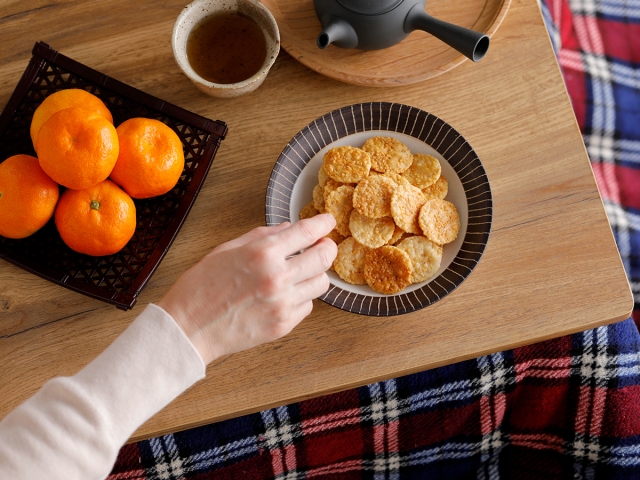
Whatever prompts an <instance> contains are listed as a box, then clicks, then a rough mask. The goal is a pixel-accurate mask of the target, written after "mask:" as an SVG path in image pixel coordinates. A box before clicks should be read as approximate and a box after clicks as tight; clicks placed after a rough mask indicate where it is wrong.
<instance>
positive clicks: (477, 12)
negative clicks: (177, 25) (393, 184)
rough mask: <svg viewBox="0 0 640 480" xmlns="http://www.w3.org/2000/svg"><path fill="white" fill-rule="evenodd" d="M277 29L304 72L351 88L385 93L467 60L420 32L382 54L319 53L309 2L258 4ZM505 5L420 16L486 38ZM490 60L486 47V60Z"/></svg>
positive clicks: (432, 5) (441, 8) (435, 2)
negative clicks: (382, 89)
mask: <svg viewBox="0 0 640 480" xmlns="http://www.w3.org/2000/svg"><path fill="white" fill-rule="evenodd" d="M262 3H264V4H265V5H266V6H267V8H269V10H270V11H271V13H272V14H273V16H274V17H275V19H276V21H277V22H278V27H279V29H280V39H281V42H282V48H284V49H285V50H286V51H287V53H289V55H291V56H292V57H294V58H295V59H297V60H298V61H300V62H301V63H302V64H304V65H306V66H307V67H309V68H311V69H312V70H315V71H316V72H318V73H321V74H322V75H326V76H327V77H330V78H333V79H336V80H340V81H342V82H347V83H352V84H355V85H366V86H375V87H390V86H397V85H408V84H411V83H416V82H420V81H423V80H426V79H428V78H432V77H435V76H437V75H440V74H441V73H444V72H447V71H449V70H451V69H452V68H454V67H456V66H458V65H460V64H461V63H462V62H464V61H466V60H467V58H466V57H465V56H463V55H462V54H460V53H458V52H457V51H456V50H454V49H453V48H451V47H449V46H448V45H446V44H445V43H443V42H441V41H440V40H438V39H437V38H435V37H433V36H432V35H429V34H428V33H426V32H422V31H415V32H412V33H411V34H410V35H409V36H408V37H407V38H406V39H405V40H403V41H402V42H400V43H399V44H397V45H394V46H393V47H390V48H386V49H384V50H376V51H369V52H363V51H361V50H355V49H343V48H338V47H336V46H334V45H329V47H327V48H326V49H324V50H320V49H319V48H318V47H317V45H316V37H317V36H318V34H319V33H320V32H321V30H322V28H321V26H320V21H319V20H318V18H317V17H316V14H315V11H314V10H313V2H312V0H262ZM510 3H511V0H457V1H455V2H451V1H449V0H429V1H427V8H426V12H427V13H428V14H429V15H432V16H433V17H435V18H438V19H440V20H443V21H445V22H450V23H453V24H456V25H460V26H462V27H466V28H471V29H473V30H477V31H479V32H484V33H486V34H487V35H489V36H491V35H493V34H494V33H495V31H496V30H497V29H498V27H499V26H500V23H502V20H503V19H504V16H505V15H506V13H507V10H508V9H509V5H510ZM489 55H491V47H490V48H489V52H488V53H487V56H489Z"/></svg>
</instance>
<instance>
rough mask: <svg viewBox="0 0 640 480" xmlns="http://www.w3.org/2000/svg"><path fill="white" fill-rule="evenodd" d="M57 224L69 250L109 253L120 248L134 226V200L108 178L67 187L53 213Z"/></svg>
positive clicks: (128, 238)
mask: <svg viewBox="0 0 640 480" xmlns="http://www.w3.org/2000/svg"><path fill="white" fill-rule="evenodd" d="M55 222H56V227H58V232H59V233H60V236H61V237H62V240H63V241H64V243H66V244H67V245H68V246H69V247H70V248H71V249H72V250H75V251H76V252H80V253H86V254H87V255H94V256H101V255H111V254H113V253H116V252H117V251H119V250H121V249H122V248H123V247H124V246H125V245H126V244H127V242H128V241H129V240H130V239H131V237H132V236H133V234H134V233H135V230H136V207H135V205H134V203H133V200H132V199H131V197H130V196H129V195H127V194H126V192H124V191H123V190H122V189H121V188H120V187H118V186H117V185H116V184H115V183H113V182H112V181H110V180H104V181H103V182H100V183H98V184H97V185H94V186H92V187H89V188H85V189H83V190H71V189H69V190H66V191H65V192H64V193H63V194H62V196H61V197H60V201H59V202H58V206H57V208H56V213H55Z"/></svg>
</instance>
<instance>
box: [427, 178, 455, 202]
mask: <svg viewBox="0 0 640 480" xmlns="http://www.w3.org/2000/svg"><path fill="white" fill-rule="evenodd" d="M422 193H424V196H425V197H427V200H431V199H432V198H439V199H441V200H444V199H445V197H446V196H447V194H448V193H449V181H448V180H447V179H446V178H445V177H444V176H443V175H440V178H439V179H438V181H437V182H436V183H434V184H433V185H431V186H429V187H427V188H423V189H422Z"/></svg>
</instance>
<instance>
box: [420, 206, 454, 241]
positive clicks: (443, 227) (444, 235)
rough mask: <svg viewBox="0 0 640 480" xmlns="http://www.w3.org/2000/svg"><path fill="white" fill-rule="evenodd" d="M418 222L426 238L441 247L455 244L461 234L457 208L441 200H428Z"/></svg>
mask: <svg viewBox="0 0 640 480" xmlns="http://www.w3.org/2000/svg"><path fill="white" fill-rule="evenodd" d="M418 222H419V224H420V228H421V229H422V231H423V233H424V236H425V237H427V238H428V239H429V240H431V241H432V242H435V243H437V244H439V245H444V244H446V243H451V242H453V241H454V240H455V239H456V238H457V237H458V233H459V232H460V216H459V215H458V210H457V209H456V206H455V205H454V204H453V203H451V202H448V201H446V200H441V199H439V198H434V199H431V200H427V202H426V203H425V204H424V205H423V206H422V208H421V209H420V215H419V216H418Z"/></svg>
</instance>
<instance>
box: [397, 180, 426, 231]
mask: <svg viewBox="0 0 640 480" xmlns="http://www.w3.org/2000/svg"><path fill="white" fill-rule="evenodd" d="M426 200H427V199H426V198H425V196H424V194H423V193H422V190H420V189H419V188H418V187H414V186H413V185H408V186H406V185H399V186H398V187H397V188H396V189H395V191H394V192H393V195H392V197H391V205H390V206H391V216H392V217H393V220H394V222H396V225H398V226H399V227H400V228H401V229H403V230H404V231H405V232H409V233H421V230H420V226H419V225H418V213H419V212H420V208H421V207H422V205H424V202H426Z"/></svg>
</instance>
